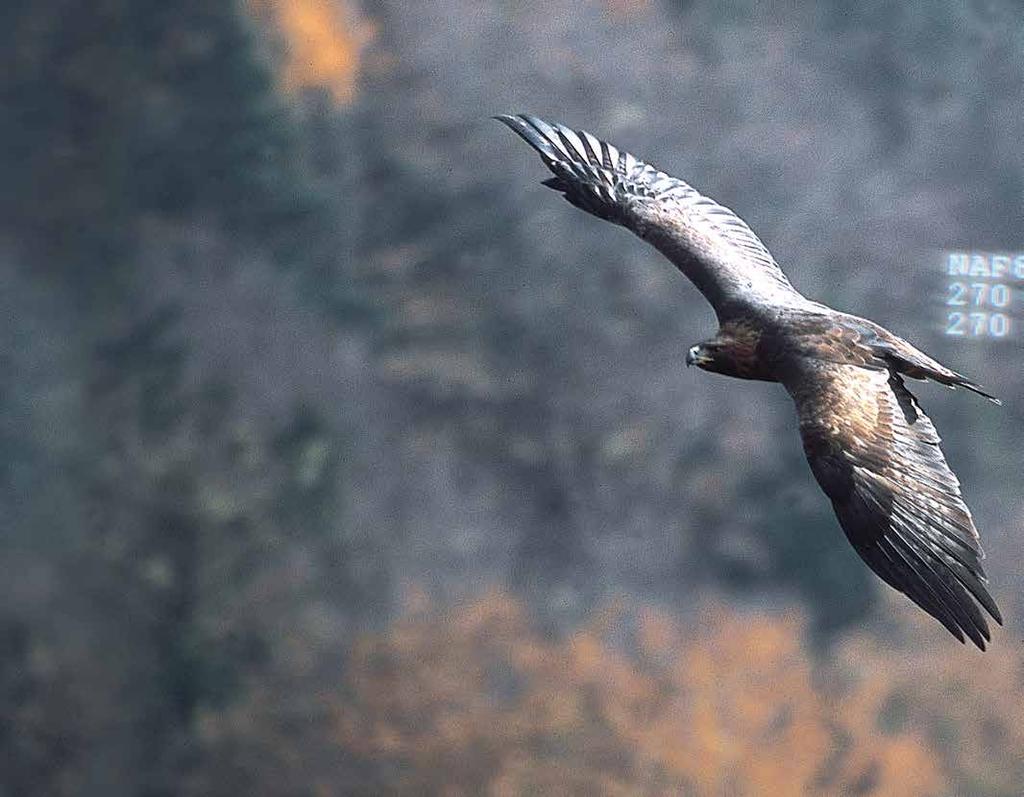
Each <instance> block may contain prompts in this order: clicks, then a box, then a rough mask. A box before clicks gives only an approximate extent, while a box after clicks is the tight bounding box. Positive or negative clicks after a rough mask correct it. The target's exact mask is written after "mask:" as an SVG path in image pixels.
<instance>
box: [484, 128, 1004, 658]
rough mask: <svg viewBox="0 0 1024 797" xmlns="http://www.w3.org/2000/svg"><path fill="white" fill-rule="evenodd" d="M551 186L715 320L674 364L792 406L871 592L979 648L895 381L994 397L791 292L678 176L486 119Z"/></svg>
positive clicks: (949, 485)
mask: <svg viewBox="0 0 1024 797" xmlns="http://www.w3.org/2000/svg"><path fill="white" fill-rule="evenodd" d="M496 118H497V119H498V120H499V121H501V122H503V123H505V124H506V125H508V126H509V127H510V128H512V130H514V131H515V132H516V133H517V134H518V135H520V136H521V137H522V138H523V139H525V140H526V142H527V143H528V144H530V146H532V147H533V148H534V149H535V150H536V151H537V152H538V153H539V154H540V157H541V160H543V161H544V164H545V165H546V166H547V167H548V169H550V170H551V172H552V173H553V174H554V177H552V178H550V179H548V180H545V181H544V185H546V186H548V187H549V188H552V189H554V190H556V191H559V192H560V193H561V194H562V195H563V196H564V197H565V199H566V200H568V201H569V202H571V203H572V204H573V205H575V206H576V207H578V208H582V209H583V210H585V211H587V212H589V213H592V214H594V215H595V216H598V217H600V218H602V219H606V220H608V221H612V222H615V223H616V224H621V225H622V226H623V227H626V228H627V229H629V230H631V231H632V232H634V233H636V234H637V235H638V236H640V237H641V238H643V239H644V240H645V241H649V242H650V243H651V244H653V245H654V246H655V247H656V248H657V249H658V250H659V251H661V252H662V253H663V254H664V255H665V256H666V257H667V258H668V259H669V260H671V261H672V262H673V263H674V264H675V265H676V266H677V267H678V268H679V270H680V271H682V272H683V274H685V275H686V276H687V277H688V278H689V279H690V280H691V281H692V282H693V283H694V284H695V285H696V286H697V288H698V289H699V290H700V292H701V293H702V294H703V295H704V296H705V297H706V298H707V300H708V301H709V302H710V303H711V306H712V307H713V308H714V310H715V314H716V315H717V316H718V323H719V329H718V333H717V334H716V335H715V337H713V338H711V339H710V340H707V341H705V342H703V343H700V344H698V345H696V346H693V347H692V348H691V349H690V350H689V351H688V352H687V355H686V363H687V365H694V364H695V365H698V366H699V367H701V368H704V369H705V370H708V371H714V372H717V373H721V374H725V375H728V376H734V377H739V378H741V379H759V380H764V381H769V382H779V383H781V384H782V385H783V387H785V388H786V390H787V391H788V392H789V394H790V396H791V397H792V398H793V401H794V403H795V404H796V409H797V417H798V419H799V423H800V437H801V439H802V441H803V447H804V452H805V453H806V455H807V460H808V462H809V463H810V465H811V471H812V472H813V473H814V477H815V479H816V480H817V481H818V484H819V485H820V486H821V488H822V490H824V491H825V494H826V495H827V496H828V497H829V498H830V499H831V501H832V506H833V508H834V509H835V513H836V516H837V517H838V519H839V523H840V525H841V526H842V528H843V531H844V532H845V533H846V536H847V538H848V539H849V540H850V543H851V544H852V545H853V547H854V549H855V550H856V551H857V553H858V554H860V556H861V558H862V559H863V560H864V561H865V562H867V564H868V566H869V567H870V568H871V569H872V570H874V572H875V573H877V574H878V575H879V576H880V577H881V578H882V579H883V580H884V581H885V582H886V583H888V584H889V585H890V586H892V587H894V588H895V589H897V590H899V591H900V592H902V593H904V594H905V595H907V597H909V598H910V599H911V600H912V601H914V603H916V604H917V605H918V606H920V607H921V608H922V609H924V610H925V611H926V612H928V613H929V614H930V615H932V616H933V617H934V618H936V619H937V620H938V621H939V622H940V623H942V624H943V625H944V626H945V627H946V628H947V629H948V630H949V632H950V633H951V634H953V636H955V637H956V638H957V639H959V640H960V641H961V642H963V641H964V639H965V636H966V637H967V638H970V639H971V641H973V642H974V643H975V644H976V645H977V646H978V647H979V648H981V649H982V650H984V649H985V643H986V642H987V641H988V640H989V639H990V638H991V636H990V631H989V626H988V622H987V620H986V618H985V614H984V613H983V612H982V609H984V610H985V612H987V613H988V614H989V616H991V617H992V618H993V619H994V620H995V621H996V622H998V623H1000V624H1002V616H1001V615H1000V613H999V608H998V607H997V606H996V603H995V601H994V600H993V599H992V596H991V595H989V593H988V590H987V589H986V587H985V584H986V578H985V574H984V571H983V569H982V566H981V559H982V558H983V556H984V554H983V553H982V550H981V546H980V543H979V541H978V531H977V529H976V528H975V526H974V521H973V520H972V518H971V513H970V510H968V508H967V505H966V504H965V503H964V501H963V497H962V496H961V494H960V483H959V481H958V480H957V478H956V476H955V475H954V474H953V472H952V471H951V470H950V468H949V465H947V464H946V460H945V457H943V455H942V451H941V450H940V448H939V436H938V434H937V433H936V431H935V427H934V426H933V425H932V422H931V421H930V420H929V419H928V417H927V416H926V415H925V414H924V412H923V411H922V410H921V407H920V405H919V404H918V403H917V400H916V399H915V398H914V396H913V395H912V394H911V393H910V391H909V390H908V389H907V387H906V385H905V384H904V381H903V379H904V377H911V378H913V379H932V380H934V381H936V382H939V383H941V384H943V385H947V386H949V387H953V388H958V387H962V388H965V389H967V390H970V391H973V392H975V393H978V394H980V395H982V396H985V397H986V398H988V399H990V400H992V401H995V402H996V403H998V401H997V400H996V399H995V398H993V397H992V396H990V395H989V394H988V393H986V392H985V391H984V390H983V389H982V388H981V387H980V386H979V385H977V384H975V383H974V382H971V381H970V380H968V379H967V378H966V377H964V376H962V375H961V374H958V373H956V372H955V371H952V370H950V369H949V368H946V367H945V366H944V365H941V364H940V363H938V362H936V361H935V360H933V359H932V358H930V357H928V356H927V355H926V354H924V353H922V352H920V351H918V350H917V349H916V348H915V347H914V346H912V345H911V344H910V343H908V342H907V341H905V340H903V339H902V338H900V337H898V336H896V335H894V334H893V333H891V332H889V331H888V330H887V329H884V328H882V327H880V326H879V325H877V324H875V323H873V322H871V321H868V320H866V319H863V318H858V317H857V316H853V315H848V314H846V313H841V312H838V311H836V310H833V309H831V308H830V307H827V306H825V305H823V304H820V303H818V302H814V301H811V300H810V299H808V298H806V297H805V296H803V295H802V294H801V293H800V292H799V291H797V290H796V289H795V288H794V287H793V286H792V285H790V283H789V280H788V279H786V275H785V274H783V273H782V269H781V268H779V265H778V263H776V262H775V258H773V257H772V255H771V253H770V252H769V251H768V249H767V247H765V245H764V244H763V243H761V241H760V239H759V238H758V237H757V236H756V235H755V234H754V233H753V231H752V230H751V229H750V228H749V227H748V226H747V225H746V224H745V223H744V222H743V220H742V219H740V218H739V217H738V216H736V214H734V213H733V212H732V211H731V210H729V209H728V208H726V207H723V206H722V205H719V204H718V203H717V202H715V201H714V200H712V199H709V198H708V197H705V196H703V195H702V194H700V193H699V192H697V191H695V190H694V189H693V188H691V187H690V186H689V185H687V184H686V183H684V182H683V181H682V180H679V179H676V178H675V177H670V176H669V175H667V174H665V173H664V172H661V171H658V170H657V169H655V168H654V167H652V166H650V165H648V164H646V163H644V162H643V161H641V160H638V159H637V158H635V157H634V156H632V155H630V154H629V153H627V152H623V151H621V150H619V149H617V148H615V147H613V146H612V145H611V144H608V143H607V142H604V141H601V140H599V139H597V138H595V137H594V136H592V135H591V134H590V133H587V132H584V131H582V130H571V129H570V128H568V127H565V126H563V125H559V124H550V123H548V122H545V121H543V120H542V119H538V118H537V117H534V116H527V115H519V116H498V117H496Z"/></svg>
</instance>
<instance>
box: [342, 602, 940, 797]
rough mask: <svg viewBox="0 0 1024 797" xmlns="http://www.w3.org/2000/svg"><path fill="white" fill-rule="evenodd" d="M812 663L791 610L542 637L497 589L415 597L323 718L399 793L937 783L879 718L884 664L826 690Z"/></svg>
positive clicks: (812, 789)
mask: <svg viewBox="0 0 1024 797" xmlns="http://www.w3.org/2000/svg"><path fill="white" fill-rule="evenodd" d="M857 650H858V651H859V655H862V656H871V655H873V654H872V653H871V652H869V651H868V650H867V648H865V647H863V646H862V647H860V648H858V649H857ZM862 663H863V662H862ZM817 671H818V667H817V666H816V663H815V660H814V658H813V657H812V655H811V654H810V653H809V652H808V650H807V649H806V647H805V646H804V626H803V622H802V620H801V619H799V618H797V617H795V616H793V615H786V616H781V615H777V614H767V613H751V614H745V613H739V612H737V611H735V610H730V609H727V608H725V607H723V606H719V605H712V606H710V607H708V608H706V609H704V610H703V611H702V612H700V613H699V615H698V616H696V618H694V620H693V621H692V622H690V623H687V624H685V625H684V624H683V623H682V621H680V620H677V619H674V618H673V617H672V616H670V615H669V614H667V613H665V612H662V611H658V610H655V609H651V608H647V607H644V608H639V609H636V610H628V609H626V608H623V607H613V608H609V609H607V610H605V611H603V612H601V613H599V614H598V615H597V616H596V618H595V619H593V620H592V621H591V622H590V623H589V624H588V625H586V626H585V627H583V628H580V629H579V630H577V631H576V632H575V633H572V634H570V635H568V636H567V637H560V638H548V637H547V636H545V635H543V634H541V633H539V632H538V631H537V630H536V629H535V628H534V627H533V626H532V625H531V622H530V619H529V617H528V616H527V612H526V609H525V608H524V605H523V604H522V603H521V602H520V601H518V600H517V599H515V598H513V597H511V596H510V595H508V594H506V593H503V592H499V591H495V592H491V593H488V594H486V595H484V596H483V597H480V598H479V599H477V600H475V601H472V602H469V603H466V604H464V605H461V606H458V607H456V608H454V609H451V610H449V611H442V610H438V609H436V608H434V607H433V606H432V605H431V604H430V603H429V601H427V600H426V599H424V598H423V597H422V596H420V597H418V598H416V599H415V600H414V601H412V603H411V605H410V607H409V609H408V610H407V612H406V613H405V614H404V616H403V617H401V618H400V619H399V620H398V621H397V622H396V623H395V624H394V625H393V627H392V628H391V629H390V630H389V631H388V632H387V633H385V634H381V635H376V636H369V637H366V638H365V639H363V640H362V641H361V642H360V643H359V644H357V645H356V647H355V648H354V650H353V652H352V655H351V660H350V662H349V668H348V673H347V679H348V680H347V684H346V687H347V689H346V691H347V695H346V699H345V700H344V701H342V702H341V703H340V704H339V705H338V706H337V711H336V717H335V720H334V723H335V727H336V733H337V737H338V741H339V742H340V743H341V745H342V746H343V747H344V748H346V749H347V750H349V751H351V752H352V753H355V754H357V755H358V756H360V757H363V758H365V759H367V760H375V761H380V760H385V761H387V762H389V768H388V769H387V772H388V773H390V774H389V778H390V779H389V782H388V784H387V785H388V789H389V790H390V791H393V792H395V793H400V794H443V795H453V796H454V795H473V794H493V795H520V794H609V795H627V794H629V795H632V794H652V795H653V794H666V795H668V794H693V795H719V794H729V795H746V794H751V795H753V794H773V795H789V794H793V795H797V794H836V795H839V794H844V795H845V794H885V795H915V796H920V795H928V794H939V793H943V792H944V789H945V788H946V786H947V783H948V780H947V776H946V774H945V771H944V770H945V767H944V765H943V763H942V761H941V759H940V757H939V756H938V755H937V754H936V752H935V750H934V749H933V748H932V746H931V745H930V743H929V741H928V740H927V739H926V738H925V736H924V735H923V734H922V733H920V732H919V731H918V730H917V729H916V727H914V726H912V725H911V724H910V723H905V724H904V726H905V727H902V728H898V729H888V730H887V729H884V728H882V727H880V723H879V712H880V708H881V707H882V705H883V704H884V703H885V696H886V695H887V694H888V691H889V690H888V684H889V681H888V674H887V673H879V677H878V678H877V679H875V680H870V679H869V680H866V681H856V682H853V683H851V684H847V685H846V686H845V687H844V688H843V689H841V690H839V689H836V690H832V689H828V688H826V687H824V686H822V685H820V684H819V683H818V682H817V680H818V679H817V677H816V673H817Z"/></svg>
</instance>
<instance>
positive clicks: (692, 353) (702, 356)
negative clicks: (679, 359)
mask: <svg viewBox="0 0 1024 797" xmlns="http://www.w3.org/2000/svg"><path fill="white" fill-rule="evenodd" d="M714 362H715V351H714V347H713V346H712V345H711V344H710V343H698V344H697V345H696V346H691V347H690V349H689V350H688V351H687V352H686V367H687V368H689V367H690V366H691V365H696V366H697V367H698V368H704V369H705V370H708V371H712V370H714V368H713V365H714Z"/></svg>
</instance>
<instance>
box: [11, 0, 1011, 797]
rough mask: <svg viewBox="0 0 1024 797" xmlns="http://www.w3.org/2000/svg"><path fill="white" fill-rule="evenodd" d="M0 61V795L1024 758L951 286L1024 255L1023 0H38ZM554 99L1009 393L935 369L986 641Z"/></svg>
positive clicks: (931, 773)
mask: <svg viewBox="0 0 1024 797" xmlns="http://www.w3.org/2000/svg"><path fill="white" fill-rule="evenodd" d="M0 53H2V55H0V59H2V63H3V68H2V69H0V96H2V103H3V113H2V115H0V144H2V146H0V163H2V165H0V175H2V184H3V191H2V192H0V202H2V212H0V280H2V286H3V290H2V292H0V303H2V304H3V309H2V312H0V357H2V368H0V380H2V389H0V501H2V517H3V524H2V536H0V570H2V572H3V574H4V576H3V578H2V579H0V651H2V656H0V795H24V794H33V795H115V794H123V795H144V796H146V797H160V796H163V795H219V794H224V795H234V794H254V795H259V794H267V795H329V794H408V795H420V794H438V795H476V794H494V795H519V794H536V793H544V794H567V793H573V794H613V795H639V794H643V795H647V794H680V793H682V794H693V795H720V794H721V795H725V794H728V795H746V794H751V795H754V794H775V795H787V794H807V793H822V794H844V795H858V794H860V795H866V794H884V795H900V794H906V795H932V794H934V795H941V794H970V795H1017V794H1019V793H1020V783H1021V782H1024V755H1022V750H1024V733H1022V730H1021V724H1020V717H1021V716H1022V715H1024V697H1022V695H1024V652H1022V635H1021V631H1022V626H1021V623H1020V620H1019V617H1020V616H1021V611H1022V609H1024V570H1022V568H1021V564H1020V561H1021V559H1020V554H1021V546H1020V538H1019V532H1020V527H1021V522H1022V519H1024V492H1022V491H1021V489H1020V478H1021V472H1022V468H1021V455H1020V452H1021V450H1024V435H1022V426H1024V424H1022V422H1021V398H1022V397H1024V369H1022V367H1021V363H1022V358H1021V353H1022V351H1021V337H1020V335H1019V334H1016V335H1014V336H1012V337H1010V338H1007V339H1005V340H1003V341H1000V342H982V341H965V340H953V339H950V338H946V337H945V336H943V334H942V325H943V321H944V317H945V316H944V313H943V308H942V304H941V302H942V298H943V289H944V279H943V271H942V269H943V261H942V256H941V251H942V250H943V249H946V248H953V249H972V248H975V249H984V250H997V251H1020V250H1024V234H1022V229H1024V226H1022V217H1021V207H1022V202H1021V200H1022V190H1024V149H1022V148H1021V141H1024V20H1022V18H1021V17H1020V14H1019V10H1017V9H1016V7H1015V6H1014V4H1011V3H999V2H977V3H968V4H960V3H952V2H940V3H923V2H915V3H903V4H898V5H892V4H888V3H880V2H871V1H869V2H856V3H854V2H846V0H842V1H839V0H836V1H835V2H829V3H817V4H796V3H793V4H783V7H781V8H780V7H777V6H773V7H771V8H769V7H768V6H764V5H762V4H757V3H753V2H741V1H740V0H737V2H729V3H724V4H702V3H696V2H686V1H685V0H648V1H647V2H644V1H643V0H590V1H589V2H568V1H567V0H548V2H545V3H537V4H533V3H526V4H521V5H519V6H516V5H514V4H508V3H479V2H473V1H472V0H436V1H435V2H431V3H421V4H415V3H408V2H397V1H396V0H365V1H364V2H361V3H360V2H355V0H248V2H209V0H202V2H200V1H199V0H182V2H179V3H166V2H155V1H154V0H101V2H97V3H78V2H71V1H70V0H32V2H29V0H8V1H7V2H5V3H4V4H3V10H2V12H0ZM515 111H529V112H533V113H537V114H539V115H543V116H546V117H548V118H552V119H555V120H561V121H565V122H567V123H569V124H572V125H574V126H577V127H585V128H586V129H589V130H591V131H592V132H594V133H597V134H599V135H601V136H603V137H606V138H608V139H609V140H611V141H612V142H613V143H615V144H617V145H619V146H621V147H624V148H628V149H629V150H630V151H632V152H634V153H635V154H637V155H638V156H640V157H643V158H647V159H649V160H651V161H653V162H654V163H656V164H658V165H659V166H660V167H661V168H664V169H666V170H669V171H671V172H673V173H675V174H677V175H678V176H680V177H683V178H684V179H687V180H688V181H690V182H692V183H693V184H694V185H695V186H697V187H698V188H700V189H702V190H704V191H706V192H707V193H708V194H710V195H711V196H714V197H715V198H717V199H719V200H720V201H722V202H724V203H725V204H727V205H729V206H731V207H733V208H734V209H735V210H737V212H739V213H740V214H741V215H742V216H744V217H745V218H746V219H747V220H748V221H749V222H750V223H751V225H752V226H753V227H754V229H755V230H756V231H757V232H759V234H760V235H761V237H762V238H763V239H764V240H765V242H766V243H767V244H768V245H769V247H770V248H771V249H772V250H773V252H774V253H775V254H776V256H777V258H778V259H779V260H780V262H781V263H782V264H783V267H784V268H785V269H786V270H787V272H788V274H789V275H790V277H791V278H792V280H793V282H794V283H795V284H796V285H797V287H798V288H800V289H802V290H804V291H805V292H807V293H808V294H810V295H811V296H813V297H815V298H819V299H821V300H823V301H826V302H829V303H831V304H833V305H835V306H837V307H839V308H841V309H846V310H850V311H853V312H856V313H858V314H861V315H866V316H869V317H871V318H873V319H875V320H876V321H878V322H880V323H882V324H884V325H886V326H888V327H890V328H892V329H893V330H895V331H897V332H899V333H902V334H904V335H906V336H908V337H909V338H910V339H912V340H914V341H915V342H917V343H918V344H919V345H920V346H922V348H924V349H925V350H926V351H928V352H929V353H931V354H933V355H934V356H937V357H939V358H940V359H944V360H946V361H947V362H948V363H949V364H950V365H952V366H953V367H955V368H957V369H959V370H962V371H965V372H966V373H968V374H969V375H971V376H972V377H974V378H976V379H977V380H979V381H980V382H982V383H984V384H985V385H987V386H989V387H990V388H991V389H992V390H994V392H995V393H996V394H998V395H1000V396H1002V397H1003V398H1004V399H1005V400H1006V402H1007V404H1008V405H1009V406H1008V407H1004V408H1003V409H999V408H996V407H993V406H991V405H988V404H986V403H985V402H982V401H979V400H977V399H975V398H973V397H972V396H969V395H961V394H950V393H947V392H946V391H941V390H939V389H936V388H933V387H928V386H919V387H918V389H917V392H918V395H919V396H920V397H921V401H922V403H923V404H924V405H925V407H926V408H927V409H928V410H929V412H930V413H931V415H932V417H933V419H934V420H935V421H936V425H937V426H938V427H939V429H940V430H941V431H942V432H943V435H944V437H945V439H946V446H945V450H946V452H947V456H948V457H949V459H950V461H951V463H952V465H953V467H954V468H955V469H956V470H957V472H958V473H959V475H960V477H961V480H962V481H963V483H964V490H965V493H966V496H967V499H968V501H969V503H970V504H971V506H972V507H973V508H974V511H975V515H976V518H977V520H978V525H979V527H980V528H981V529H982V533H983V537H984V542H985V547H986V550H987V551H988V554H989V558H988V560H987V568H988V570H989V573H990V576H991V578H992V586H993V591H994V594H995V595H996V597H997V599H998V600H999V602H1000V604H1001V606H1002V607H1003V610H1004V613H1005V614H1006V615H1008V618H1009V621H1008V627H1007V628H1006V629H1003V630H997V632H996V634H995V639H994V641H993V644H992V646H991V650H990V651H989V652H988V653H986V654H981V653H979V652H978V651H975V650H973V649H972V650H968V649H966V648H963V647H961V646H960V645H958V644H957V643H956V642H955V641H954V640H953V639H951V638H950V637H948V635H947V634H946V633H945V631H944V630H943V629H942V628H941V627H940V626H939V625H938V624H937V623H935V622H933V621H931V620H930V619H929V618H927V617H925V616H923V615H921V613H919V612H917V610H916V609H914V608H913V607H912V606H911V605H910V604H909V602H908V601H906V600H905V599H904V598H902V597H901V596H898V595H894V594H892V593H891V591H888V590H887V589H884V588H883V587H882V585H881V583H880V582H878V581H877V580H876V579H875V578H874V577H873V576H871V574H870V573H869V572H868V570H867V568H866V567H864V566H862V565H861V564H860V562H859V560H858V559H857V558H856V556H855V555H854V553H853V552H852V550H850V549H849V546H848V545H847V543H846V541H845V539H844V538H843V536H842V534H841V532H840V530H839V528H838V526H837V524H836V522H835V520H834V518H833V516H832V513H831V511H830V508H829V505H828V502H827V501H826V499H825V498H824V496H823V495H821V494H820V493H819V491H818V489H817V487H816V485H815V484H814V483H813V479H812V477H811V475H810V472H809V470H808V468H807V466H806V464H805V462H804V460H803V455H802V452H801V450H800V444H799V440H798V437H797V434H796V424H795V420H794V417H793V411H792V408H791V406H790V402H789V399H788V398H787V397H786V396H785V394H784V393H783V391H781V389H778V388H777V387H776V386H771V385H764V384H758V383H741V382H735V381H730V380H726V379H724V378H719V377H715V376H714V375H710V374H706V373H702V372H697V371H694V370H689V371H687V370H686V369H685V368H684V367H682V361H683V355H684V352H685V350H686V348H687V347H688V346H689V345H691V344H692V343H694V342H696V341H697V340H700V339H702V338H703V337H705V336H706V335H708V334H709V333H710V332H711V331H712V330H713V316H712V314H711V312H710V309H709V308H708V306H707V305H706V303H705V302H704V301H703V299H702V298H701V297H700V296H699V295H698V294H697V293H696V291H695V290H694V289H693V288H692V287H691V286H690V285H689V284H687V283H686V282H685V280H683V279H682V278H681V277H680V276H679V275H678V274H677V273H676V272H675V271H674V270H673V269H672V268H671V266H669V265H668V264H667V263H666V262H664V261H663V260H662V259H661V258H660V256H658V255H657V253H656V252H654V251H653V250H651V249H649V248H647V247H645V246H644V245H643V244H642V243H640V242H639V241H637V240H635V239H633V238H631V237H630V236H629V235H628V234H627V233H625V232H623V231H621V230H618V229H616V228H614V227H612V226H611V225H607V224H604V223H602V222H599V221H597V220H595V219H591V218H588V217H586V216H585V215H584V214H581V213H579V212H577V211H575V210H574V209H572V208H570V207H569V206H567V205H565V204H564V203H561V202H559V201H557V196H555V195H554V194H552V193H550V192H548V191H546V190H545V189H543V188H542V187H540V186H539V185H538V181H539V179H541V178H543V177H544V175H545V172H544V170H543V167H542V166H541V164H540V163H539V161H538V160H537V159H536V157H535V156H534V155H533V154H532V153H531V152H530V151H529V150H528V149H527V148H526V147H525V146H523V144H522V143H521V142H519V141H518V140H516V139H514V137H513V136H512V135H511V134H510V133H509V131H508V130H506V129H504V128H502V127H500V126H499V125H497V124H496V123H494V122H492V121H490V120H489V119H488V117H489V116H490V115H491V114H493V113H502V112H515ZM1017 301H1020V297H1019V292H1018V298H1017Z"/></svg>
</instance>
